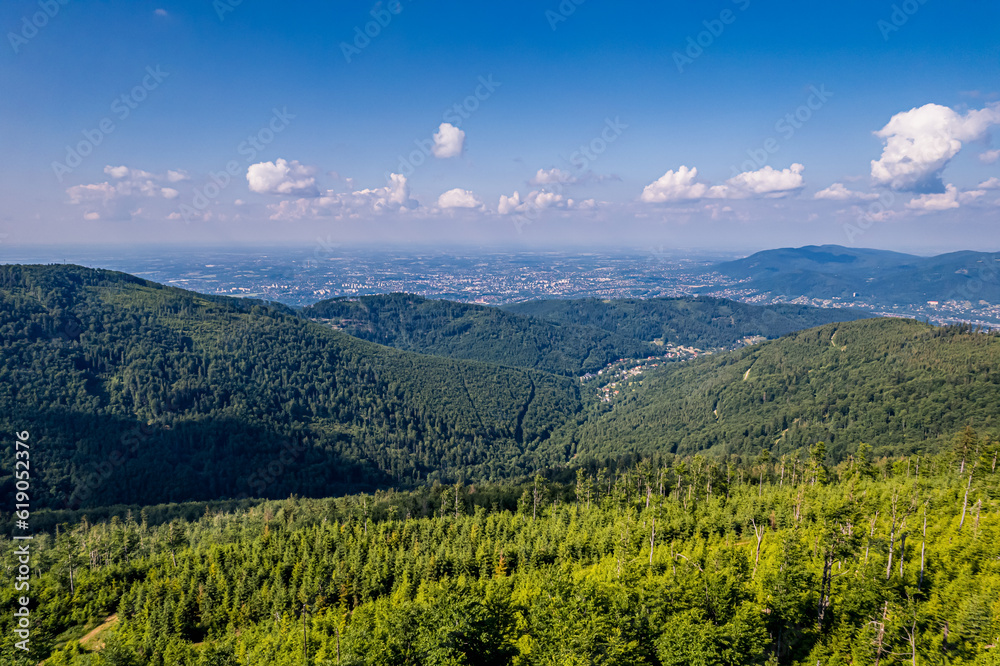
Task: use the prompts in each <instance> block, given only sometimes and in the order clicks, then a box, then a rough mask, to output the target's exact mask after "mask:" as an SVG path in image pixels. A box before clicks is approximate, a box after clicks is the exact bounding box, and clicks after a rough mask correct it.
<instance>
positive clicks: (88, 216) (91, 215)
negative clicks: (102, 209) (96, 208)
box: [83, 212, 101, 222]
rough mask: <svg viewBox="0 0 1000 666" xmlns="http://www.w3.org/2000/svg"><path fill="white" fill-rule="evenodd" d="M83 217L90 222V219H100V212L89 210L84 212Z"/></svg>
mask: <svg viewBox="0 0 1000 666" xmlns="http://www.w3.org/2000/svg"><path fill="white" fill-rule="evenodd" d="M83 219H85V220H88V221H91V222H92V221H94V220H99V219H101V214H100V213H95V212H90V213H86V214H85V215H84V216H83Z"/></svg>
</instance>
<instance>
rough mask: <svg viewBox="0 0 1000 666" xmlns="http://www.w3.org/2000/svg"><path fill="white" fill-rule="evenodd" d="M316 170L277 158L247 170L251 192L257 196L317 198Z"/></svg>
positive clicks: (252, 165) (254, 165)
mask: <svg viewBox="0 0 1000 666" xmlns="http://www.w3.org/2000/svg"><path fill="white" fill-rule="evenodd" d="M315 175H316V169H315V168H313V167H308V166H305V165H303V164H299V162H298V161H296V160H292V161H291V162H288V161H286V160H284V159H281V158H278V159H277V160H275V161H274V162H258V163H257V164H251V165H250V168H248V169H247V182H248V183H249V185H250V191H251V192H257V193H258V194H288V195H295V196H300V197H316V196H319V190H318V189H317V188H316V178H315Z"/></svg>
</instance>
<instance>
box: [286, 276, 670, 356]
mask: <svg viewBox="0 0 1000 666" xmlns="http://www.w3.org/2000/svg"><path fill="white" fill-rule="evenodd" d="M302 314H303V315H304V316H306V317H309V318H311V319H316V320H321V321H324V322H326V323H329V324H331V325H333V326H335V327H336V328H338V329H340V330H342V331H344V332H345V333H349V334H351V335H353V336H355V337H358V338H362V339H364V340H370V341H372V342H377V343H379V344H382V345H388V346H390V347H396V348H397V349H404V350H407V351H413V352H418V353H422V354H435V355H438V356H450V357H454V358H464V359H471V360H476V361H484V362H487V363H498V364H501V365H509V366H516V367H521V368H533V369H537V370H544V371H547V372H553V373H556V374H561V375H582V374H584V373H586V372H593V371H596V370H599V369H600V368H603V367H604V366H605V365H607V364H608V363H611V362H613V361H616V360H618V359H620V358H636V357H645V356H649V355H651V354H655V353H656V351H657V348H656V346H655V345H652V344H650V342H649V341H648V340H642V339H636V338H633V337H629V336H625V335H620V334H617V333H612V332H609V331H605V330H603V329H601V328H598V327H594V326H585V325H580V324H577V323H573V322H559V323H555V322H549V321H544V320H541V319H536V318H533V317H526V316H522V315H518V314H513V313H510V312H506V311H504V310H501V309H499V308H493V307H487V306H484V305H472V304H469V303H456V302H454V301H445V300H431V299H427V298H422V297H420V296H414V295H412V294H389V295H386V296H362V297H359V298H334V299H330V300H326V301H321V302H319V303H317V304H315V305H311V306H309V307H307V308H304V309H303V310H302Z"/></svg>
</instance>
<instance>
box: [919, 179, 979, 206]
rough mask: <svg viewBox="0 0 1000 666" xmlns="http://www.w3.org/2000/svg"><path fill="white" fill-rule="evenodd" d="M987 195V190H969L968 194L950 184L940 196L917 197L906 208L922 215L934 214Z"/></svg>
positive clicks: (925, 195) (926, 195)
mask: <svg viewBox="0 0 1000 666" xmlns="http://www.w3.org/2000/svg"><path fill="white" fill-rule="evenodd" d="M985 195H986V191H985V190H969V191H967V192H959V190H958V188H957V187H955V186H954V185H950V184H949V185H946V186H945V189H944V192H942V193H940V194H924V195H921V196H919V197H915V198H914V199H912V200H910V201H909V203H907V204H906V207H907V208H909V209H910V210H916V211H919V212H921V213H933V212H938V211H943V210H951V209H954V208H959V207H961V205H962V204H966V203H969V202H971V201H975V200H976V199H979V198H980V197H983V196H985Z"/></svg>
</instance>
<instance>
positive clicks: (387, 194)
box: [268, 173, 419, 220]
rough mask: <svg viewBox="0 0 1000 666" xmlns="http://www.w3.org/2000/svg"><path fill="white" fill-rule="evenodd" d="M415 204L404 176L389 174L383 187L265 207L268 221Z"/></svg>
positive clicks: (400, 209)
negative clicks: (267, 212) (269, 219)
mask: <svg viewBox="0 0 1000 666" xmlns="http://www.w3.org/2000/svg"><path fill="white" fill-rule="evenodd" d="M418 206H419V204H418V203H417V201H416V200H415V199H413V198H411V197H410V186H409V184H408V183H407V180H406V176H403V175H401V174H398V173H394V174H390V176H389V183H388V184H387V185H386V186H385V187H378V188H374V189H364V190H357V191H355V192H349V193H336V192H333V191H330V190H327V191H326V192H324V193H322V194H320V196H318V197H310V198H301V199H294V200H286V201H282V202H280V203H277V204H272V205H269V206H268V209H269V210H270V211H271V219H272V220H301V219H306V218H316V217H324V216H334V217H337V218H344V217H347V218H356V217H361V216H362V215H366V214H368V215H372V214H382V213H389V212H405V211H407V210H413V209H415V208H417V207H418Z"/></svg>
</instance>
